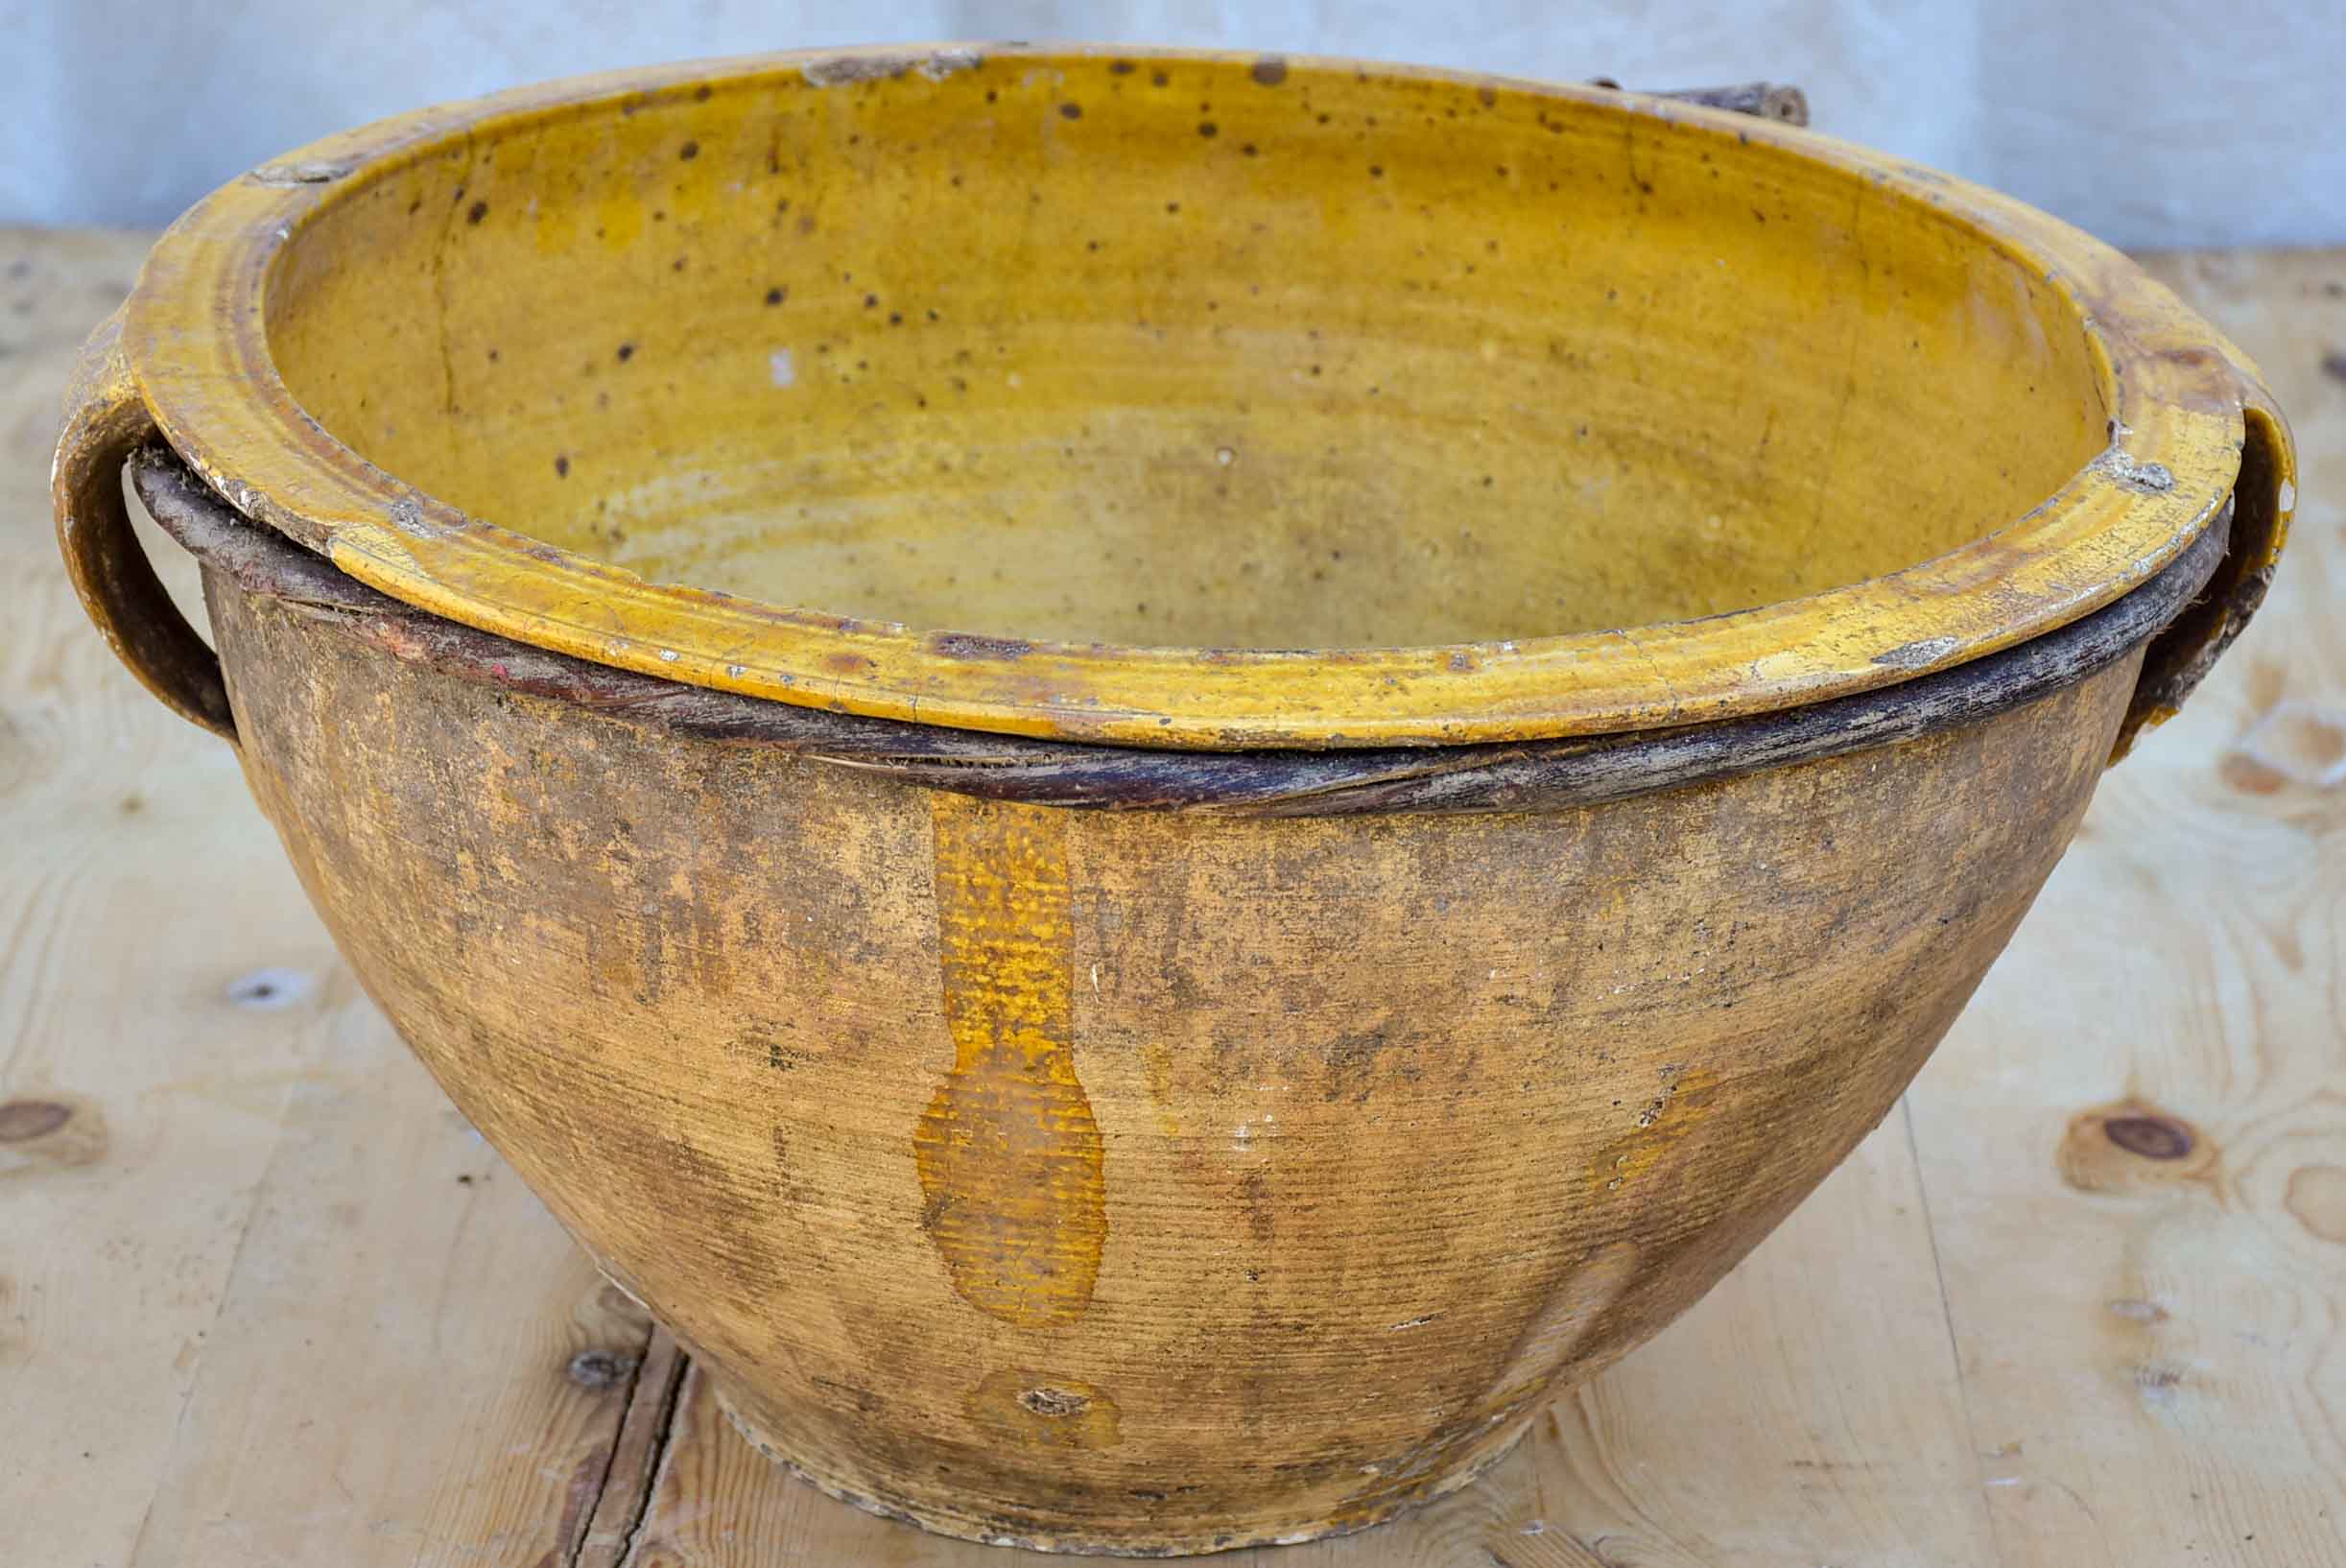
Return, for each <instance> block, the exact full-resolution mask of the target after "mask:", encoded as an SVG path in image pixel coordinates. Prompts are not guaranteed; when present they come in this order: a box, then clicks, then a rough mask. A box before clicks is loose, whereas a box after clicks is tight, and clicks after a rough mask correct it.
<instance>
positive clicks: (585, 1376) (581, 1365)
mask: <svg viewBox="0 0 2346 1568" xmlns="http://www.w3.org/2000/svg"><path fill="white" fill-rule="evenodd" d="M634 1370H635V1358H634V1357H633V1356H623V1355H621V1354H619V1353H618V1352H617V1351H613V1350H581V1351H580V1352H579V1353H578V1354H577V1355H575V1356H573V1357H571V1358H570V1366H569V1367H568V1373H569V1377H570V1381H571V1382H573V1383H576V1384H577V1385H578V1386H579V1387H580V1388H581V1389H607V1388H609V1387H610V1386H611V1385H612V1384H614V1383H617V1382H618V1381H619V1380H620V1379H622V1378H624V1377H626V1376H627V1375H628V1373H629V1372H632V1371H634Z"/></svg>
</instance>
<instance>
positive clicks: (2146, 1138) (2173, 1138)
mask: <svg viewBox="0 0 2346 1568" xmlns="http://www.w3.org/2000/svg"><path fill="white" fill-rule="evenodd" d="M2053 1163H2054V1164H2055V1166H2056V1167H2057V1168H2058V1169H2059V1170H2060V1173H2061V1179H2062V1180H2063V1181H2065V1182H2067V1183H2068V1184H2069V1185H2070V1186H2072V1187H2074V1188H2076V1189H2077V1190H2078V1191H2079V1192H2091V1193H2121V1192H2136V1193H2140V1192H2149V1191H2152V1190H2155V1189H2159V1188H2165V1187H2171V1186H2173V1185H2174V1184H2175V1183H2177V1182H2190V1181H2213V1180H2214V1179H2215V1177H2216V1146H2215V1145H2214V1144H2213V1143H2211V1142H2209V1140H2208V1138H2207V1137H2206V1135H2205V1134H2203V1133H2201V1132H2200V1131H2198V1130H2197V1129H2196V1128H2193V1127H2192V1125H2191V1123H2189V1122H2187V1121H2185V1120H2184V1119H2183V1118H2182V1117H2180V1116H2175V1115H2172V1114H2169V1113H2168V1112H2167V1111H2164V1110H2161V1109H2160V1108H2159V1107H2158V1106H2156V1105H2146V1104H2145V1103H2143V1102H2141V1101H2139V1100H2121V1101H2120V1102H2118V1103H2116V1104H2115V1105H2099V1106H2096V1107H2095V1108H2094V1109H2092V1110H2084V1111H2079V1112H2078V1113H2077V1114H2076V1115H2074V1116H2073V1117H2071V1118H2070V1122H2069V1130H2068V1131H2067V1133H2066V1134H2064V1135H2063V1137H2062V1139H2061V1147H2060V1148H2059V1150H2058V1151H2056V1152H2055V1153H2054V1156H2053Z"/></svg>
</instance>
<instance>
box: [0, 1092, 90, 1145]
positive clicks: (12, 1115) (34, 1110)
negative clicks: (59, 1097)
mask: <svg viewBox="0 0 2346 1568" xmlns="http://www.w3.org/2000/svg"><path fill="white" fill-rule="evenodd" d="M72 1119H73V1107H72V1106H71V1105H59V1104H58V1103H57V1102H56V1101H54V1100H11V1101H9V1102H7V1103H6V1104H0V1143H30V1142H31V1141H32V1140H33V1139H35V1138H40V1137H46V1136H47V1135H48V1134H50V1133H52V1132H55V1131H56V1130H57V1129H58V1128H60V1127H63V1126H64V1125H65V1124H66V1123H67V1122H69V1121H71V1120H72Z"/></svg>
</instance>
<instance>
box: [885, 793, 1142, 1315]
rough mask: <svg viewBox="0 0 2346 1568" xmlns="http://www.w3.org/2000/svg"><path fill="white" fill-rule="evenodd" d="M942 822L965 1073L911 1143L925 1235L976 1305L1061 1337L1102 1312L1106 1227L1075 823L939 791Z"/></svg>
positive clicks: (941, 926)
mask: <svg viewBox="0 0 2346 1568" xmlns="http://www.w3.org/2000/svg"><path fill="white" fill-rule="evenodd" d="M932 820H933V824H934V830H935V834H936V935H937V959H938V967H939V969H940V970H941V971H942V975H943V980H944V999H945V1023H946V1027H947V1029H948V1030H949V1031H950V1033H951V1034H952V1036H953V1066H952V1068H951V1069H950V1070H949V1071H948V1072H947V1073H946V1074H945V1078H944V1081H943V1082H942V1083H940V1084H939V1085H938V1086H937V1091H936V1098H935V1099H933V1100H932V1101H931V1102H930V1103H929V1108H928V1109H927V1110H926V1111H925V1112H923V1113H922V1115H921V1118H920V1123H919V1126H918V1128H916V1129H915V1131H914V1132H913V1135H912V1154H913V1158H914V1160H915V1162H916V1163H917V1165H918V1167H919V1171H920V1187H921V1192H922V1195H923V1196H924V1198H925V1199H926V1200H927V1204H926V1207H925V1209H924V1210H923V1213H922V1224H923V1227H924V1228H925V1229H926V1230H927V1231H928V1234H929V1239H930V1241H931V1242H932V1243H934V1244H935V1245H936V1251H937V1255H938V1256H939V1257H940V1258H942V1259H943V1260H944V1264H945V1269H946V1271H947V1272H948V1274H949V1275H950V1276H951V1278H952V1280H953V1288H954V1289H955V1290H956V1291H958V1292H959V1293H960V1295H961V1298H962V1299H963V1300H965V1301H967V1302H968V1303H969V1304H970V1305H971V1306H973V1307H976V1308H977V1309H978V1310H979V1311H980V1312H983V1313H984V1314H986V1315H987V1316H988V1317H991V1318H996V1319H1001V1320H1002V1321H1003V1322H1006V1323H1009V1324H1012V1325H1014V1326H1017V1327H1020V1328H1050V1327H1058V1326H1062V1325H1065V1324H1068V1323H1072V1322H1074V1321H1075V1320H1076V1319H1078V1318H1080V1317H1081V1316H1082V1315H1083V1311H1084V1309H1085V1308H1086V1307H1087V1306H1089V1305H1090V1304H1091V1299H1092V1287H1093V1285H1094V1283H1095V1282H1096V1281H1097V1280H1098V1278H1099V1276H1100V1253H1101V1248H1102V1245H1103V1244H1104V1243H1105V1241H1106V1239H1107V1229H1108V1224H1107V1200H1106V1191H1105V1186H1104V1183H1103V1180H1102V1160H1101V1141H1100V1124H1099V1123H1098V1122H1097V1121H1096V1120H1094V1118H1093V1116H1092V1105H1091V1101H1090V1099H1089V1098H1088V1097H1086V1096H1085V1094H1084V1092H1083V1085H1082V1083H1081V1082H1079V1081H1078V1080H1077V1078H1076V1062H1075V1050H1074V1043H1073V1042H1074V1030H1073V1027H1072V1022H1071V1020H1072V1017H1073V1010H1074V1008H1073V993H1074V989H1075V983H1074V975H1073V970H1072V960H1071V958H1070V938H1071V934H1072V927H1071V925H1070V922H1069V917H1068V891H1067V856H1066V841H1065V834H1066V819H1065V816H1064V814H1063V813H1060V812H1058V811H1055V810H1053V809H1052V808H1050V807H1046V806H1020V805H998V804H994V803H991V802H988V801H983V800H977V799H972V798H969V797H966V796H955V795H944V794H939V795H937V796H936V797H935V804H934V806H933V808H932Z"/></svg>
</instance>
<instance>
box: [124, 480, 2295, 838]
mask: <svg viewBox="0 0 2346 1568" xmlns="http://www.w3.org/2000/svg"><path fill="white" fill-rule="evenodd" d="M130 471H131V477H132V481H133V483H134V485H135V486H136V487H137V490H138V494H139V498H140V499H141V500H142V501H144V502H145V503H146V505H147V508H148V510H149V511H151V512H153V513H154V518H155V520H156V521H157V522H158V523H160V524H161V525H162V526H163V528H164V530H165V531H166V532H167V533H169V534H170V535H171V536H172V537H173V538H175V539H177V540H178V542H179V543H180V544H181V545H183V546H185V547H186V548H187V549H188V550H189V551H190V552H191V553H193V554H194V555H195V556H196V557H197V558H199V559H200V560H201V562H202V563H203V565H204V568H205V570H206V571H207V572H219V573H222V574H224V575H225V577H227V578H228V579H229V580H230V581H232V582H234V583H235V584H236V585H237V586H238V587H239V588H240V589H241V590H243V591H245V592H247V593H253V594H259V595H262V596H264V597H267V598H271V599H275V600H278V601H281V602H283V603H285V604H287V605H289V606H295V607H296V608H298V609H300V610H302V611H304V612H307V613H311V614H316V615H320V616H323V617H328V618H330V619H332V620H334V621H335V622H337V623H339V624H340V626H341V628H342V629H343V630H344V631H345V632H346V633H347V634H349V635H351V636H355V637H358V638H359V639H361V640H362V641H365V642H367V643H368V644H370V645H372V646H373V647H376V648H378V649H380V650H382V651H383V652H384V653H388V654H390V655H391V656H392V657H394V658H398V659H401V660H404V661H407V662H410V663H419V664H424V665H428V666H429V667H431V668H432V669H434V670H437V671H439V672H441V673H443V674H446V675H449V676H452V677H456V678H458V679H461V680H465V681H469V682H472V683H475V684H480V685H488V686H496V687H500V688H503V689H505V690H509V691H518V692H524V693H527V694H530V695H532V696H537V697H545V698H552V699H555V700H557V701H569V702H575V703H577V704H579V705H580V706H581V707H583V708H587V709H589V710H592V711H593V712H596V713H598V714H601V715H604V716H605V717H608V718H614V719H619V720H622V721H624V722H627V723H630V724H639V725H649V726H652V727H655V728H659V729H663V730H666V731H668V732H670V733H673V734H675V735H678V736H683V737H688V738H691V739H696V740H704V741H713V742H718V743H722V744H725V745H737V746H761V747H774V748H781V749H784V750H789V751H794V752H797V753H799V754H801V755H804V756H807V757H809V758H811V759H813V760H816V761H819V762H825V763H829V764H832V765H834V766H838V767H845V768H857V769H862V770H864V771H865V772H874V773H878V774H880V775H882V776H884V777H888V778H891V779H894V780H896V781H898V782H901V783H906V784H913V785H919V786H921V787H924V788H927V789H936V790H945V791H949V792H952V793H954V794H958V795H969V796H981V797H983V798H986V799H992V800H1016V801H1023V802H1028V803H1032V804H1038V805H1053V806H1066V807H1074V808H1088V809H1106V810H1155V811H1187V812H1214V813H1220V814H1232V815H1243V816H1255V817H1347V816H1362V815H1369V814H1376V813H1386V812H1487V811H1530V810H1543V809H1550V808H1553V807H1558V806H1570V805H1591V804H1596V803H1598V802H1600V801H1606V800H1619V799H1623V798H1626V797H1628V796H1637V795H1646V794H1650V793H1652V792H1654V791H1657V790H1667V789H1675V788H1678V787H1681V786H1684V785H1689V784H1699V783H1705V782H1708V781H1710V780H1714V779H1721V778H1733V777H1736V776H1738V775H1740V774H1743V773H1750V772H1759V771H1760V770H1762V769H1766V768H1780V767H1785V766H1788V765H1789V764H1792V763H1797V762H1809V761H1813V760H1815V759H1818V758H1822V757H1832V756H1838V755H1840V754H1842V753H1844V752H1848V751H1855V750H1860V749H1862V748H1868V747H1875V746H1885V745H1889V744H1892V743H1894V742H1898V741H1906V740H1912V739H1915V738H1916V737H1919V736H1923V735H1929V734H1932V733H1934V732H1936V731H1939V730H1944V729H1953V728H1956V727H1959V726H1961V725H1972V724H1978V723H1979V722H1980V721H1982V720H1985V719H1989V718H1992V717H1994V716H1995V715H1997V714H1999V713H2002V712H2004V711H2006V710H2008V709H2011V708H2015V707H2019V706H2022V705H2023V704H2025V703H2027V702H2031V701H2036V700H2037V699H2039V698H2042V697H2047V696H2050V695H2051V694H2052V693H2054V692H2056V691H2059V690H2062V689H2063V688H2065V687H2068V686H2071V685H2073V684H2075V683H2076V682H2077V681H2080V680H2082V679H2084V678H2085V677H2088V676H2090V675H2092V674H2094V673H2095V672H2096V671H2098V670H2101V669H2104V668H2106V667H2108V666H2109V665H2110V664H2112V663H2115V662H2116V661H2117V660H2119V659H2120V658H2122V657H2124V656H2125V655H2126V654H2127V653H2129V652H2131V651H2132V650H2133V649H2135V648H2136V647H2137V646H2138V645H2140V644H2142V643H2144V642H2145V641H2147V640H2150V639H2154V638H2157V639H2160V640H2161V641H2162V642H2164V641H2168V640H2173V641H2175V642H2176V643H2177V645H2178V646H2180V647H2183V648H2186V649H2196V648H2200V647H2203V646H2204V643H2203V641H2202V640H2200V639H2198V638H2197V637H2196V636H2195V635H2194V630H2193V629H2194V626H2195V622H2194V618H2195V617H2206V616H2209V615H2217V616H2222V615H2230V616H2232V617H2234V619H2235V620H2236V621H2237V620H2239V619H2244V616H2245V612H2244V611H2242V610H2239V608H2238V607H2237V606H2236V605H2235V602H2234V596H2235V595H2236V594H2237V593H2239V592H2242V591H2249V590H2253V591H2257V592H2260V593H2261V585H2260V584H2256V583H2251V584H2249V585H2248V589H2243V588H2242V586H2241V585H2240V584H2238V583H2232V582H2224V581H2221V580H2218V579H2217V568H2218V567H2219V565H2222V564H2223V563H2224V562H2225V560H2226V551H2227V547H2228V544H2229V542H2230V537H2231V532H2232V517H2231V511H2230V509H2229V508H2227V509H2225V510H2224V511H2222V512H2221V513H2219V514H2218V516H2217V518H2216V523H2215V525H2214V526H2212V527H2210V528H2209V529H2207V530H2206V531H2205V532H2204V533H2202V534H2201V535H2199V537H2198V538H2196V539H2194V540H2193V541H2192V545H2191V547H2190V548H2189V549H2187V550H2186V551H2185V552H2184V553H2183V554H2182V555H2181V556H2179V557H2177V558H2175V560H2174V561H2172V562H2171V563H2169V564H2168V566H2167V568H2166V569H2165V570H2163V571H2161V572H2160V573H2159V574H2158V576H2156V577H2155V578H2153V579H2152V580H2151V581H2150V582H2147V583H2145V584H2144V585H2143V586H2142V587H2140V588H2137V589H2136V590H2135V591H2134V592H2132V593H2130V594H2128V595H2126V597H2124V598H2123V599H2121V600H2118V601H2117V602H2116V603H2114V604H2111V605H2108V606H2103V607H2102V608H2101V609H2099V610H2097V611H2095V612H2094V613H2093V614H2091V615H2088V616H2086V617H2084V618H2083V619H2081V620H2077V621H2073V622H2071V623H2069V624H2068V625H2066V626H2063V627H2059V628H2056V629H2055V630H2052V631H2050V632H2047V633H2046V634H2045V635H2043V636H2041V637H2037V638H2034V639H2031V640H2030V641H2028V642H2025V643H2022V644H2020V645H2018V646H2017V647H2013V648H2008V649H2005V650H2003V651H2002V652H2001V653H1991V654H1989V655H1987V656H1986V657H1984V658H1979V659H1975V660H1973V661H1972V662H1971V663H1969V664H1961V665H1957V666H1955V668H1954V669H1951V670H1942V671H1937V672H1934V673H1932V674H1931V675H1926V676H1919V677H1915V678H1913V679H1911V680H1908V681H1904V682H1901V683H1900V684H1898V685H1896V686H1890V687H1884V688H1882V689H1879V690H1876V691H1869V692H1861V693H1859V694H1857V695H1855V696H1851V697H1844V698H1836V699H1833V700H1831V701H1823V702H1816V703H1812V704H1810V705H1808V706H1805V707H1797V708H1789V709H1781V710H1776V711H1772V712H1767V713H1760V714H1754V715H1751V716H1749V717H1746V718H1742V719H1727V720H1721V721H1718V722H1717V723H1713V724H1708V725H1688V726H1684V727H1680V728H1675V729H1663V730H1652V731H1643V732H1638V733H1634V734H1630V735H1623V736H1600V737H1594V738H1574V739H1565V740H1556V741H1543V742H1525V743H1519V744H1498V745H1480V746H1457V747H1439V748H1387V749H1383V750H1355V751H1244V752H1227V751H1220V752H1217V751H1168V750H1160V749H1154V748H1141V747H1120V746H1095V745H1078V744H1071V743H1067V742H1061V741H1048V740H1034V739H1029V738H1026V737H1022V736H1014V735H992V734H987V733H984V732H982V731H977V730H965V729H952V728H947V727H944V726H941V725H920V724H908V723H905V722H903V721H901V720H894V719H872V718H865V717H863V716H860V715H856V714H848V713H834V712H829V711H826V710H824V709H820V708H807V707H798V706H794V705H793V704H790V703H786V702H774V701H766V700H764V699H761V698H754V697H743V696H739V695H737V694H734V693H731V692H718V691H710V690H708V689H707V688H705V687H699V686H690V685H685V684H682V683H680V682H677V681H673V680H664V679H662V678H660V677H656V676H647V675H639V674H637V673H635V672H633V671H628V670H620V669H614V668H612V667H610V666H608V665H603V664H593V663H589V662H587V661H585V660H583V659H577V658H572V657H569V656H568V655H566V654H561V653H548V652H546V651H545V650H543V649H538V648H533V647H530V646H528V645H526V644H522V643H517V642H513V641H511V640H509V639H508V638H504V637H500V636H498V635H496V634H495V633H493V632H487V631H481V630H475V629H473V628H471V627H467V626H463V625H462V624H460V623H458V622H455V621H451V620H447V619H445V618H443V617H440V616H437V615H434V614H431V613H430V612H428V611H425V610H419V609H416V608H415V607H414V606H410V605H407V604H404V603H402V602H401V601H399V600H396V599H392V598H391V597H390V596H389V595H387V594H384V593H381V592H379V591H377V590H375V589H373V588H370V587H368V586H367V585H366V584H365V583H362V582H358V581H356V580H355V579H353V578H350V577H348V576H345V575H344V573H343V572H341V571H340V570H338V569H337V568H336V567H335V566H333V565H332V564H331V563H329V562H328V561H326V560H324V559H322V558H320V557H318V556H315V555H312V554H311V553H309V552H308V551H306V550H303V549H302V548H300V547H299V546H298V545H296V544H294V543H292V542H291V541H289V540H287V539H286V538H284V537H283V536H282V535H278V534H276V533H274V532H273V531H271V530H269V529H267V528H263V527H259V526H256V525H254V524H252V523H249V522H248V521H246V520H245V519H244V518H242V517H240V516H238V515H237V514H236V513H235V512H234V511H231V510H230V509H229V508H228V507H227V505H226V504H225V502H223V501H222V500H221V499H220V498H219V497H218V496H216V495H214V494H213V493H212V491H211V490H210V489H209V488H208V487H205V485H204V484H203V482H202V481H201V479H199V478H197V477H196V476H195V475H194V474H192V473H190V472H189V471H188V469H187V467H186V466H185V465H184V464H183V463H180V462H179V460H178V456H177V455H176V454H175V453H173V452H172V451H171V449H170V448H169V447H167V446H163V445H161V444H159V443H157V444H154V445H150V446H148V447H147V448H145V449H144V450H142V451H141V452H140V453H139V454H138V455H137V457H136V458H134V459H133V460H132V463H131V465H130ZM2266 575H2267V576H2269V573H2267V574H2266ZM2154 646H2155V645H2154ZM2213 657H2214V654H2213V653H2206V654H2205V655H2204V657H2198V656H2195V657H2193V658H2191V659H2187V660H2186V661H2185V662H2186V663H2194V662H2196V663H2198V664H2200V666H2201V667H2202V668H2204V663H2205V661H2207V660H2212V659H2213ZM2185 676H2190V677H2191V678H2196V676H2195V674H2192V672H2190V671H2188V670H2179V671H2178V672H2176V674H2175V677H2174V678H2183V677H2185Z"/></svg>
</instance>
